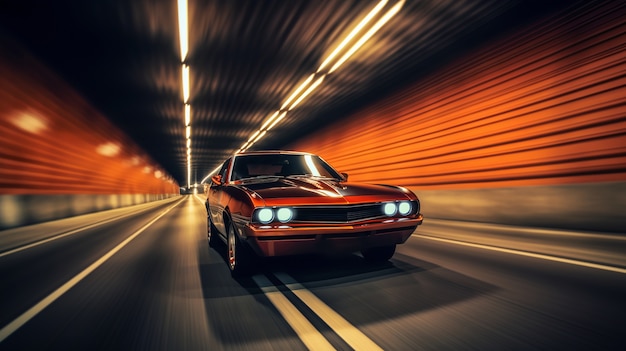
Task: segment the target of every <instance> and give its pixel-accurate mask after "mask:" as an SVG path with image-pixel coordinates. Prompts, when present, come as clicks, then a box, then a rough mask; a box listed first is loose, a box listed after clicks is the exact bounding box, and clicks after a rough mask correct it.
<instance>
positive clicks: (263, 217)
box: [256, 208, 274, 224]
mask: <svg viewBox="0 0 626 351" xmlns="http://www.w3.org/2000/svg"><path fill="white" fill-rule="evenodd" d="M256 216H257V219H258V220H259V222H261V223H263V224H268V223H270V222H271V221H272V220H274V211H272V209H271V208H262V209H260V210H259V211H258V212H257V215H256Z"/></svg>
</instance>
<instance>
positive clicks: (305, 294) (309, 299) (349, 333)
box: [275, 273, 382, 351]
mask: <svg viewBox="0 0 626 351" xmlns="http://www.w3.org/2000/svg"><path fill="white" fill-rule="evenodd" d="M275 275H276V277H277V278H278V280H280V281H281V282H282V283H283V284H285V286H286V287H287V288H289V290H291V292H293V293H294V294H295V295H296V296H297V297H298V298H299V299H300V300H301V301H302V302H304V303H305V304H306V305H307V306H308V307H309V308H310V309H311V310H312V311H313V312H315V314H317V315H318V316H319V317H320V318H321V319H322V320H323V321H324V322H325V323H326V324H328V326H329V327H330V328H331V329H332V330H333V331H334V332H335V333H337V335H339V336H340V337H341V338H342V339H343V340H344V341H345V342H346V343H347V344H348V345H350V346H351V347H352V348H353V349H355V350H368V351H369V350H382V348H381V347H380V346H378V345H377V344H376V343H375V342H374V341H372V340H371V339H370V338H368V337H367V336H366V335H365V334H363V333H362V332H361V331H360V330H359V329H357V328H356V327H355V326H353V325H352V324H350V322H348V321H347V320H346V319H345V318H343V317H342V316H341V315H340V314H339V313H337V312H335V310H333V309H332V308H330V307H329V306H328V305H326V304H325V303H324V302H322V300H320V299H319V298H318V297H317V296H315V295H314V294H313V293H312V292H311V291H309V290H308V289H307V288H305V287H304V286H303V285H302V284H300V283H298V282H296V280H295V279H293V278H292V277H291V276H289V275H288V274H286V273H275Z"/></svg>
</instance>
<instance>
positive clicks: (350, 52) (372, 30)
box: [328, 0, 404, 73]
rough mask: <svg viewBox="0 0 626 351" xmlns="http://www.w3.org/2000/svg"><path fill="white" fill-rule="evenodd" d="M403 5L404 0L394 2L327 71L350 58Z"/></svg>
mask: <svg viewBox="0 0 626 351" xmlns="http://www.w3.org/2000/svg"><path fill="white" fill-rule="evenodd" d="M403 5H404V0H402V1H400V2H398V3H397V4H395V5H394V6H393V7H392V8H391V9H390V10H389V11H388V12H387V13H386V14H385V15H384V16H383V17H382V18H381V19H379V20H378V22H376V24H374V26H372V28H370V30H368V31H367V32H366V33H365V35H363V36H362V37H361V39H359V41H357V42H356V43H355V44H354V45H353V46H352V47H351V48H350V50H348V52H346V53H345V54H344V55H343V56H342V57H341V59H339V61H337V62H336V63H335V64H334V65H333V67H332V68H331V69H330V70H329V71H328V73H333V72H334V71H335V70H336V69H337V68H339V66H341V65H342V64H343V63H344V62H346V60H347V59H348V58H350V56H352V55H353V54H354V52H355V51H357V50H358V49H359V48H360V47H361V46H363V44H365V42H366V41H367V40H368V39H369V38H371V37H372V36H373V35H374V34H375V33H376V32H378V30H379V29H380V28H381V27H382V26H383V25H385V23H387V22H388V21H389V20H390V19H391V17H393V16H394V15H395V14H396V13H398V11H400V9H401V8H402V6H403Z"/></svg>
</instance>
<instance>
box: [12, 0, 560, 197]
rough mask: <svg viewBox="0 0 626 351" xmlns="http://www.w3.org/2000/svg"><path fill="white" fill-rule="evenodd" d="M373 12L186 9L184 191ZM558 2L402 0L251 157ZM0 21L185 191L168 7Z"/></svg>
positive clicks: (179, 95) (36, 5)
mask: <svg viewBox="0 0 626 351" xmlns="http://www.w3.org/2000/svg"><path fill="white" fill-rule="evenodd" d="M397 2H398V1H397V0H390V1H389V2H388V4H387V5H386V9H387V8H389V7H391V6H393V5H394V4H396V3H397ZM377 3H378V1H359V0H351V1H350V0H328V1H319V0H313V1H299V0H289V1H285V0H275V1H265V0H233V1H196V0H189V5H188V9H189V10H188V13H189V53H188V56H187V59H186V62H187V64H188V65H189V67H190V87H191V89H190V105H191V140H192V144H191V149H192V167H191V168H192V170H191V182H192V183H193V182H195V181H200V180H201V179H202V178H204V177H205V176H206V175H207V174H208V173H209V172H211V171H212V170H213V169H215V168H216V167H217V166H218V165H219V164H220V163H221V162H222V161H223V160H225V159H226V158H227V157H228V156H229V155H230V154H232V153H234V152H235V151H237V150H238V149H239V148H240V147H241V146H242V145H243V144H244V143H245V142H246V141H247V140H248V138H250V136H252V135H253V134H254V132H255V131H257V130H259V128H260V127H261V125H262V124H263V123H264V121H265V120H266V119H267V118H268V117H269V116H270V115H271V114H272V113H273V112H275V111H277V110H278V109H279V108H280V107H281V105H282V104H283V102H284V101H285V100H286V99H287V98H288V97H289V95H291V93H292V92H293V91H294V90H295V89H296V88H297V87H298V86H299V85H300V84H301V83H302V81H303V80H305V79H306V78H307V77H308V76H310V75H311V74H312V73H314V72H316V70H317V69H318V67H319V66H320V64H321V63H322V62H323V61H324V60H325V59H326V57H328V56H329V54H330V53H331V52H332V50H334V48H335V47H336V46H337V45H338V44H339V42H340V41H341V40H343V38H344V37H345V36H346V35H347V34H348V33H349V31H351V29H352V28H353V27H354V26H356V24H357V23H358V22H359V21H360V20H361V19H362V18H363V17H364V16H365V15H366V14H367V13H368V12H369V11H370V10H371V9H372V8H373V7H374V6H376V4H377ZM567 3H568V2H567V1H521V0H520V1H502V0H493V1H490V0H467V1H462V0H461V1H442V0H423V1H407V2H406V3H404V5H403V7H402V8H401V10H400V11H399V12H398V14H397V15H396V16H395V17H393V18H392V19H391V20H390V21H389V22H388V23H387V24H385V25H384V26H383V27H382V28H381V29H380V30H379V31H378V32H377V33H376V34H375V35H373V36H372V37H371V39H370V40H368V41H367V42H366V43H365V44H364V45H363V46H362V47H361V48H360V49H359V50H358V51H356V52H355V54H354V55H353V56H352V57H351V58H350V59H349V60H348V61H346V63H344V64H343V65H342V66H341V67H340V68H339V69H337V70H336V71H335V72H333V73H331V74H328V75H327V76H326V77H325V79H324V81H323V82H322V83H321V84H320V86H319V87H318V88H317V89H316V90H315V91H314V92H313V93H312V94H311V95H310V96H309V97H307V98H306V99H305V100H303V102H302V103H301V104H300V105H298V106H297V107H296V108H294V109H293V110H292V111H290V112H289V113H287V115H286V117H285V118H284V119H283V120H281V121H280V123H278V124H277V125H276V126H275V127H274V128H272V129H271V130H270V131H269V132H267V134H266V135H265V136H264V137H263V138H262V139H260V140H259V141H258V142H257V143H256V144H254V145H253V147H252V149H278V148H282V147H285V146H286V145H288V144H289V143H290V142H292V141H294V140H296V139H297V138H300V137H302V136H304V135H306V134H309V133H312V132H314V131H315V130H316V128H321V127H323V126H324V125H326V124H328V123H330V122H331V121H336V120H339V119H341V118H342V117H345V116H347V115H349V114H351V113H354V112H355V111H356V110H358V109H359V108H362V107H363V106H365V105H367V104H368V103H371V102H372V101H375V100H377V99H382V98H384V97H385V96H387V95H389V94H390V93H392V92H393V91H395V90H398V89H400V88H401V87H402V86H403V85H406V84H409V83H413V84H414V83H415V82H419V80H420V78H421V77H424V76H425V75H428V74H430V73H432V72H433V71H434V70H435V69H437V67H439V66H440V65H443V64H446V63H450V62H453V61H454V60H458V59H459V58H460V57H461V56H462V55H463V54H464V53H466V52H467V51H468V50H471V49H473V48H475V47H478V46H480V45H481V44H484V43H485V42H487V41H489V40H493V39H494V38H498V37H501V36H504V35H506V34H507V33H510V32H511V31H513V30H514V29H515V28H516V27H518V26H520V25H525V24H528V23H531V21H534V20H537V19H539V18H541V17H545V16H549V15H550V14H551V13H553V12H555V11H558V10H560V8H562V7H563V6H566V4H567ZM0 16H1V17H0V34H2V35H4V36H7V37H9V38H11V40H13V41H15V42H16V43H18V44H19V45H21V46H23V47H24V48H26V49H27V50H28V51H30V52H31V53H32V54H33V55H34V56H36V57H37V58H38V59H39V60H41V61H42V62H43V63H44V64H46V65H47V66H48V67H49V68H51V69H52V70H53V71H55V72H57V74H59V75H60V76H61V77H62V78H63V79H64V80H66V81H67V82H68V83H69V84H70V85H72V86H73V87H74V88H75V89H76V90H78V91H79V92H80V93H81V94H82V95H83V96H84V97H85V98H86V99H87V100H88V101H89V102H90V103H91V104H92V105H93V106H95V107H96V108H97V109H98V110H100V111H101V112H102V113H103V114H104V115H105V116H107V117H108V118H109V119H110V120H111V121H113V122H114V123H115V124H116V125H117V126H119V127H120V128H121V129H122V130H124V131H125V132H126V133H127V134H128V135H129V136H130V137H131V138H133V139H134V140H135V141H136V142H137V143H138V144H139V145H140V146H141V147H142V148H143V149H144V150H145V151H147V152H148V154H150V156H151V157H152V158H153V159H154V160H155V161H156V162H158V163H159V164H161V165H162V166H163V167H164V168H165V169H166V171H167V172H169V173H170V174H171V175H172V176H173V177H174V178H175V179H176V180H177V181H178V183H179V184H181V185H185V184H187V166H186V162H187V152H186V140H185V122H184V104H183V92H182V83H181V79H182V78H181V77H182V73H181V57H180V56H181V54H180V49H179V36H178V17H177V3H176V0H167V1H160V0H150V1H148V0H98V1H85V0H77V1H67V0H59V1H32V0H22V1H14V2H12V3H10V4H9V2H3V4H2V5H0ZM381 118H384V117H381Z"/></svg>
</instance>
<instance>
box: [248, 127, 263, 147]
mask: <svg viewBox="0 0 626 351" xmlns="http://www.w3.org/2000/svg"><path fill="white" fill-rule="evenodd" d="M265 133H267V130H264V131H263V132H261V133H260V134H259V135H258V136H257V137H256V138H254V140H253V141H252V142H251V143H250V145H248V147H250V146H252V145H254V143H256V142H257V141H259V140H261V138H263V136H265Z"/></svg>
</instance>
